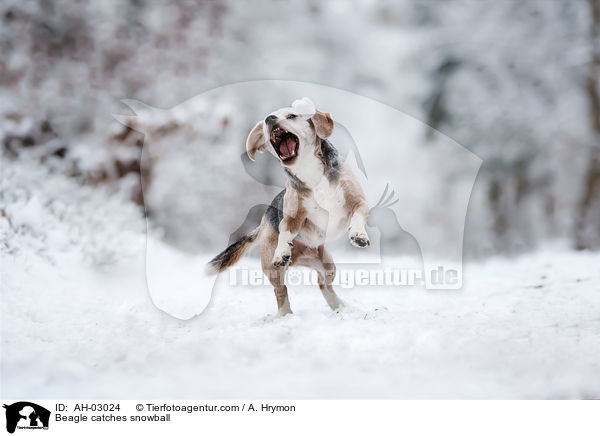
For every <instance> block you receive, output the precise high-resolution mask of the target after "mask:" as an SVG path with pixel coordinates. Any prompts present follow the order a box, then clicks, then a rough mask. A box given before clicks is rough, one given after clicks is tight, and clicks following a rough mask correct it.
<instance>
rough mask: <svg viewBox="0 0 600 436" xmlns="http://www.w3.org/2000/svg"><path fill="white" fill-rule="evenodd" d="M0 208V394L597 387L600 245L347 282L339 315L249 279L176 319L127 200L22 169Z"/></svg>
mask: <svg viewBox="0 0 600 436" xmlns="http://www.w3.org/2000/svg"><path fill="white" fill-rule="evenodd" d="M1 200H2V202H1V204H0V206H1V208H2V210H3V213H2V218H0V220H1V221H2V232H3V238H2V239H3V241H4V244H3V246H2V265H1V271H2V279H1V285H2V291H1V292H2V293H1V315H2V319H1V323H2V324H1V327H2V338H1V339H2V347H1V364H2V367H1V382H2V384H1V392H0V394H1V396H2V397H5V398H27V399H36V398H161V397H169V398H249V397H251V398H257V397H259V398H599V397H600V377H599V376H598V375H599V374H600V253H590V252H577V253H576V252H569V251H566V250H560V249H553V250H546V251H540V252H538V253H534V254H528V255H523V256H521V257H519V258H516V259H506V258H496V259H490V260H488V261H486V262H483V263H470V264H467V265H466V266H465V271H464V274H465V279H464V282H465V286H464V287H463V289H462V290H459V291H426V290H423V289H419V288H382V287H368V288H360V287H355V288H353V289H341V288H338V293H339V294H340V295H341V296H342V298H343V299H344V300H345V301H346V302H347V303H349V306H348V307H347V308H346V309H344V310H342V311H340V312H337V313H334V312H331V311H330V310H329V308H328V307H327V306H326V304H325V302H324V300H323V298H322V296H321V295H320V292H319V290H318V288H316V287H290V299H291V302H292V308H293V310H294V312H295V313H294V315H291V316H286V317H284V318H277V319H275V318H272V317H266V316H265V315H267V314H273V313H274V312H275V298H274V295H273V292H272V290H270V289H268V288H266V287H250V288H245V287H240V286H237V287H232V288H225V289H222V290H221V291H220V292H219V293H218V295H217V296H216V298H215V299H214V301H213V304H212V305H211V307H210V309H209V310H208V311H207V312H206V313H205V314H203V315H202V316H201V317H198V318H196V319H194V320H192V321H181V320H177V319H175V318H173V317H171V316H169V315H167V314H165V313H164V312H162V311H160V310H158V309H157V308H156V306H155V305H154V304H153V303H152V300H151V298H150V295H149V293H148V291H147V287H146V276H145V238H144V233H143V229H144V225H143V220H142V218H141V216H140V215H139V212H138V211H136V210H135V208H134V207H133V206H131V205H130V204H128V203H127V202H126V201H125V200H121V199H119V197H118V196H117V195H114V194H110V193H109V192H106V191H103V190H100V189H90V188H81V187H79V186H77V185H76V184H75V183H74V182H72V181H70V180H67V179H63V178H61V176H58V175H51V174H46V173H45V172H44V170H42V169H41V168H39V167H37V166H35V165H34V164H27V163H23V162H14V163H11V164H9V165H6V166H5V168H3V175H2V198H1ZM106 259H110V262H107V261H105V260H106ZM244 262H246V264H252V262H254V261H253V260H252V259H248V260H245V261H244Z"/></svg>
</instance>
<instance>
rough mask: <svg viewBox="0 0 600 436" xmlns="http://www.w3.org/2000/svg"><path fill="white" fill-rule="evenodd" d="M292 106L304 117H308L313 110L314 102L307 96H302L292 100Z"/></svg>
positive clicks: (312, 113) (313, 112) (314, 110)
mask: <svg viewBox="0 0 600 436" xmlns="http://www.w3.org/2000/svg"><path fill="white" fill-rule="evenodd" d="M292 108H293V109H294V110H295V111H296V112H298V114H300V115H301V116H302V117H303V118H304V119H306V120H307V119H309V118H310V117H312V116H313V115H314V114H315V112H316V109H315V104H314V103H313V102H312V100H311V99H310V98H308V97H302V98H301V99H300V100H294V102H293V103H292Z"/></svg>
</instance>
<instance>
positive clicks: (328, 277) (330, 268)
mask: <svg viewBox="0 0 600 436" xmlns="http://www.w3.org/2000/svg"><path fill="white" fill-rule="evenodd" d="M318 253H319V260H320V261H321V264H322V265H323V270H324V273H323V284H321V277H319V288H320V289H321V293H322V294H323V297H324V298H325V301H327V304H329V307H331V310H337V309H339V308H340V307H343V306H345V304H344V302H343V301H342V299H341V298H340V297H338V295H337V294H336V293H335V291H334V290H333V280H334V279H335V273H336V269H335V263H333V257H331V253H330V252H329V250H328V249H327V247H325V246H324V245H321V246H320V247H319V250H318Z"/></svg>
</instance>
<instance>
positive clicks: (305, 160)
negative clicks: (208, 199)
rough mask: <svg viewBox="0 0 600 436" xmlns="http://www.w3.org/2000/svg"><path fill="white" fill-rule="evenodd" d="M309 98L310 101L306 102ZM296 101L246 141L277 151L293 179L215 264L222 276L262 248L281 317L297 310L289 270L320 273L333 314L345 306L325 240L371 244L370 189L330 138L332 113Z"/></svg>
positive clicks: (250, 147) (251, 150)
mask: <svg viewBox="0 0 600 436" xmlns="http://www.w3.org/2000/svg"><path fill="white" fill-rule="evenodd" d="M303 100H304V101H308V102H310V100H307V99H306V98H304V99H303ZM297 102H298V100H297V101H296V102H294V104H293V105H292V107H284V108H281V109H278V110H276V111H275V112H272V113H271V114H269V115H268V116H267V117H266V118H265V119H264V120H261V121H259V122H258V123H257V124H256V125H255V126H254V128H253V129H252V131H251V132H250V134H249V135H248V138H247V140H246V152H247V153H248V157H249V158H250V160H252V161H254V157H255V155H256V153H261V152H264V151H265V150H266V151H268V152H270V153H271V154H272V155H273V156H275V158H277V159H278V160H279V162H280V163H281V165H282V167H283V170H284V172H285V174H286V176H287V180H286V185H285V189H284V190H283V191H281V192H280V193H279V194H278V195H277V196H276V197H275V198H274V199H273V201H272V203H271V205H270V206H269V207H268V208H267V210H266V212H265V214H264V215H263V217H262V220H261V223H260V225H259V226H258V227H257V228H255V229H254V230H252V231H251V232H250V233H248V234H246V235H245V236H243V237H242V238H241V239H239V240H238V241H237V242H235V243H233V244H231V245H230V246H229V247H227V248H226V249H225V250H224V251H223V252H221V253H220V254H218V255H217V256H215V257H214V258H213V259H212V260H211V261H210V262H209V264H208V270H209V271H210V272H214V273H217V272H220V271H223V270H225V269H226V268H228V267H230V266H232V265H233V264H235V263H236V262H237V261H238V260H239V259H240V258H241V257H242V256H243V255H244V254H245V253H246V252H247V251H248V250H249V249H250V248H251V247H253V246H254V245H255V244H259V246H260V259H261V265H262V269H263V272H264V273H265V275H266V276H267V277H268V279H269V281H270V282H271V284H272V285H273V287H274V291H275V297H276V299H277V308H278V312H277V313H278V316H285V315H287V314H291V313H292V310H291V307H290V302H289V298H288V293H287V287H286V286H285V283H284V278H285V270H286V268H287V267H288V266H291V265H299V266H307V267H310V268H313V269H315V270H316V271H317V273H318V283H319V288H320V289H321V292H322V294H323V297H324V298H325V300H326V301H327V304H328V305H329V307H331V309H332V310H337V309H338V308H340V307H341V306H343V305H344V303H343V301H342V300H341V299H340V298H339V297H338V296H337V294H336V293H335V291H334V289H333V286H332V283H333V280H334V278H335V274H336V267H335V264H334V262H333V258H332V257H331V253H330V252H329V250H327V248H326V247H325V243H326V242H328V241H332V240H335V239H338V238H339V237H340V236H342V235H343V234H344V233H347V234H348V238H349V240H350V243H352V244H353V245H354V246H356V247H361V248H364V247H367V246H369V245H370V241H369V237H368V235H367V232H366V230H365V224H366V222H367V219H368V217H369V207H368V205H367V202H366V199H365V195H364V192H363V190H362V187H361V186H360V184H359V182H358V180H357V178H356V176H355V175H354V172H353V171H352V169H351V168H350V166H349V165H348V164H347V163H346V162H345V161H344V159H343V158H342V157H341V156H340V155H339V154H338V151H337V150H336V148H335V147H334V146H333V145H332V144H331V142H330V141H328V139H327V138H329V137H330V136H331V134H332V133H333V129H334V122H333V118H332V117H331V115H330V114H329V113H325V112H321V111H319V110H316V109H314V105H312V102H310V104H311V105H312V111H311V110H310V109H309V113H308V114H306V113H301V112H306V111H305V110H304V111H302V110H299V109H301V105H297V104H296V103H297Z"/></svg>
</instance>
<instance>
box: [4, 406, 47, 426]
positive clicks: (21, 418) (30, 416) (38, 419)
mask: <svg viewBox="0 0 600 436" xmlns="http://www.w3.org/2000/svg"><path fill="white" fill-rule="evenodd" d="M3 407H4V408H5V409H6V431H8V432H9V433H14V432H15V430H16V429H17V428H18V429H19V430H21V429H27V430H36V429H43V430H48V423H49V421H50V411H49V410H48V409H45V408H43V407H42V406H38V405H37V404H35V403H30V402H29V401H19V402H18V403H13V404H11V405H10V406H8V405H6V404H5V405H4V406H3Z"/></svg>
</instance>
